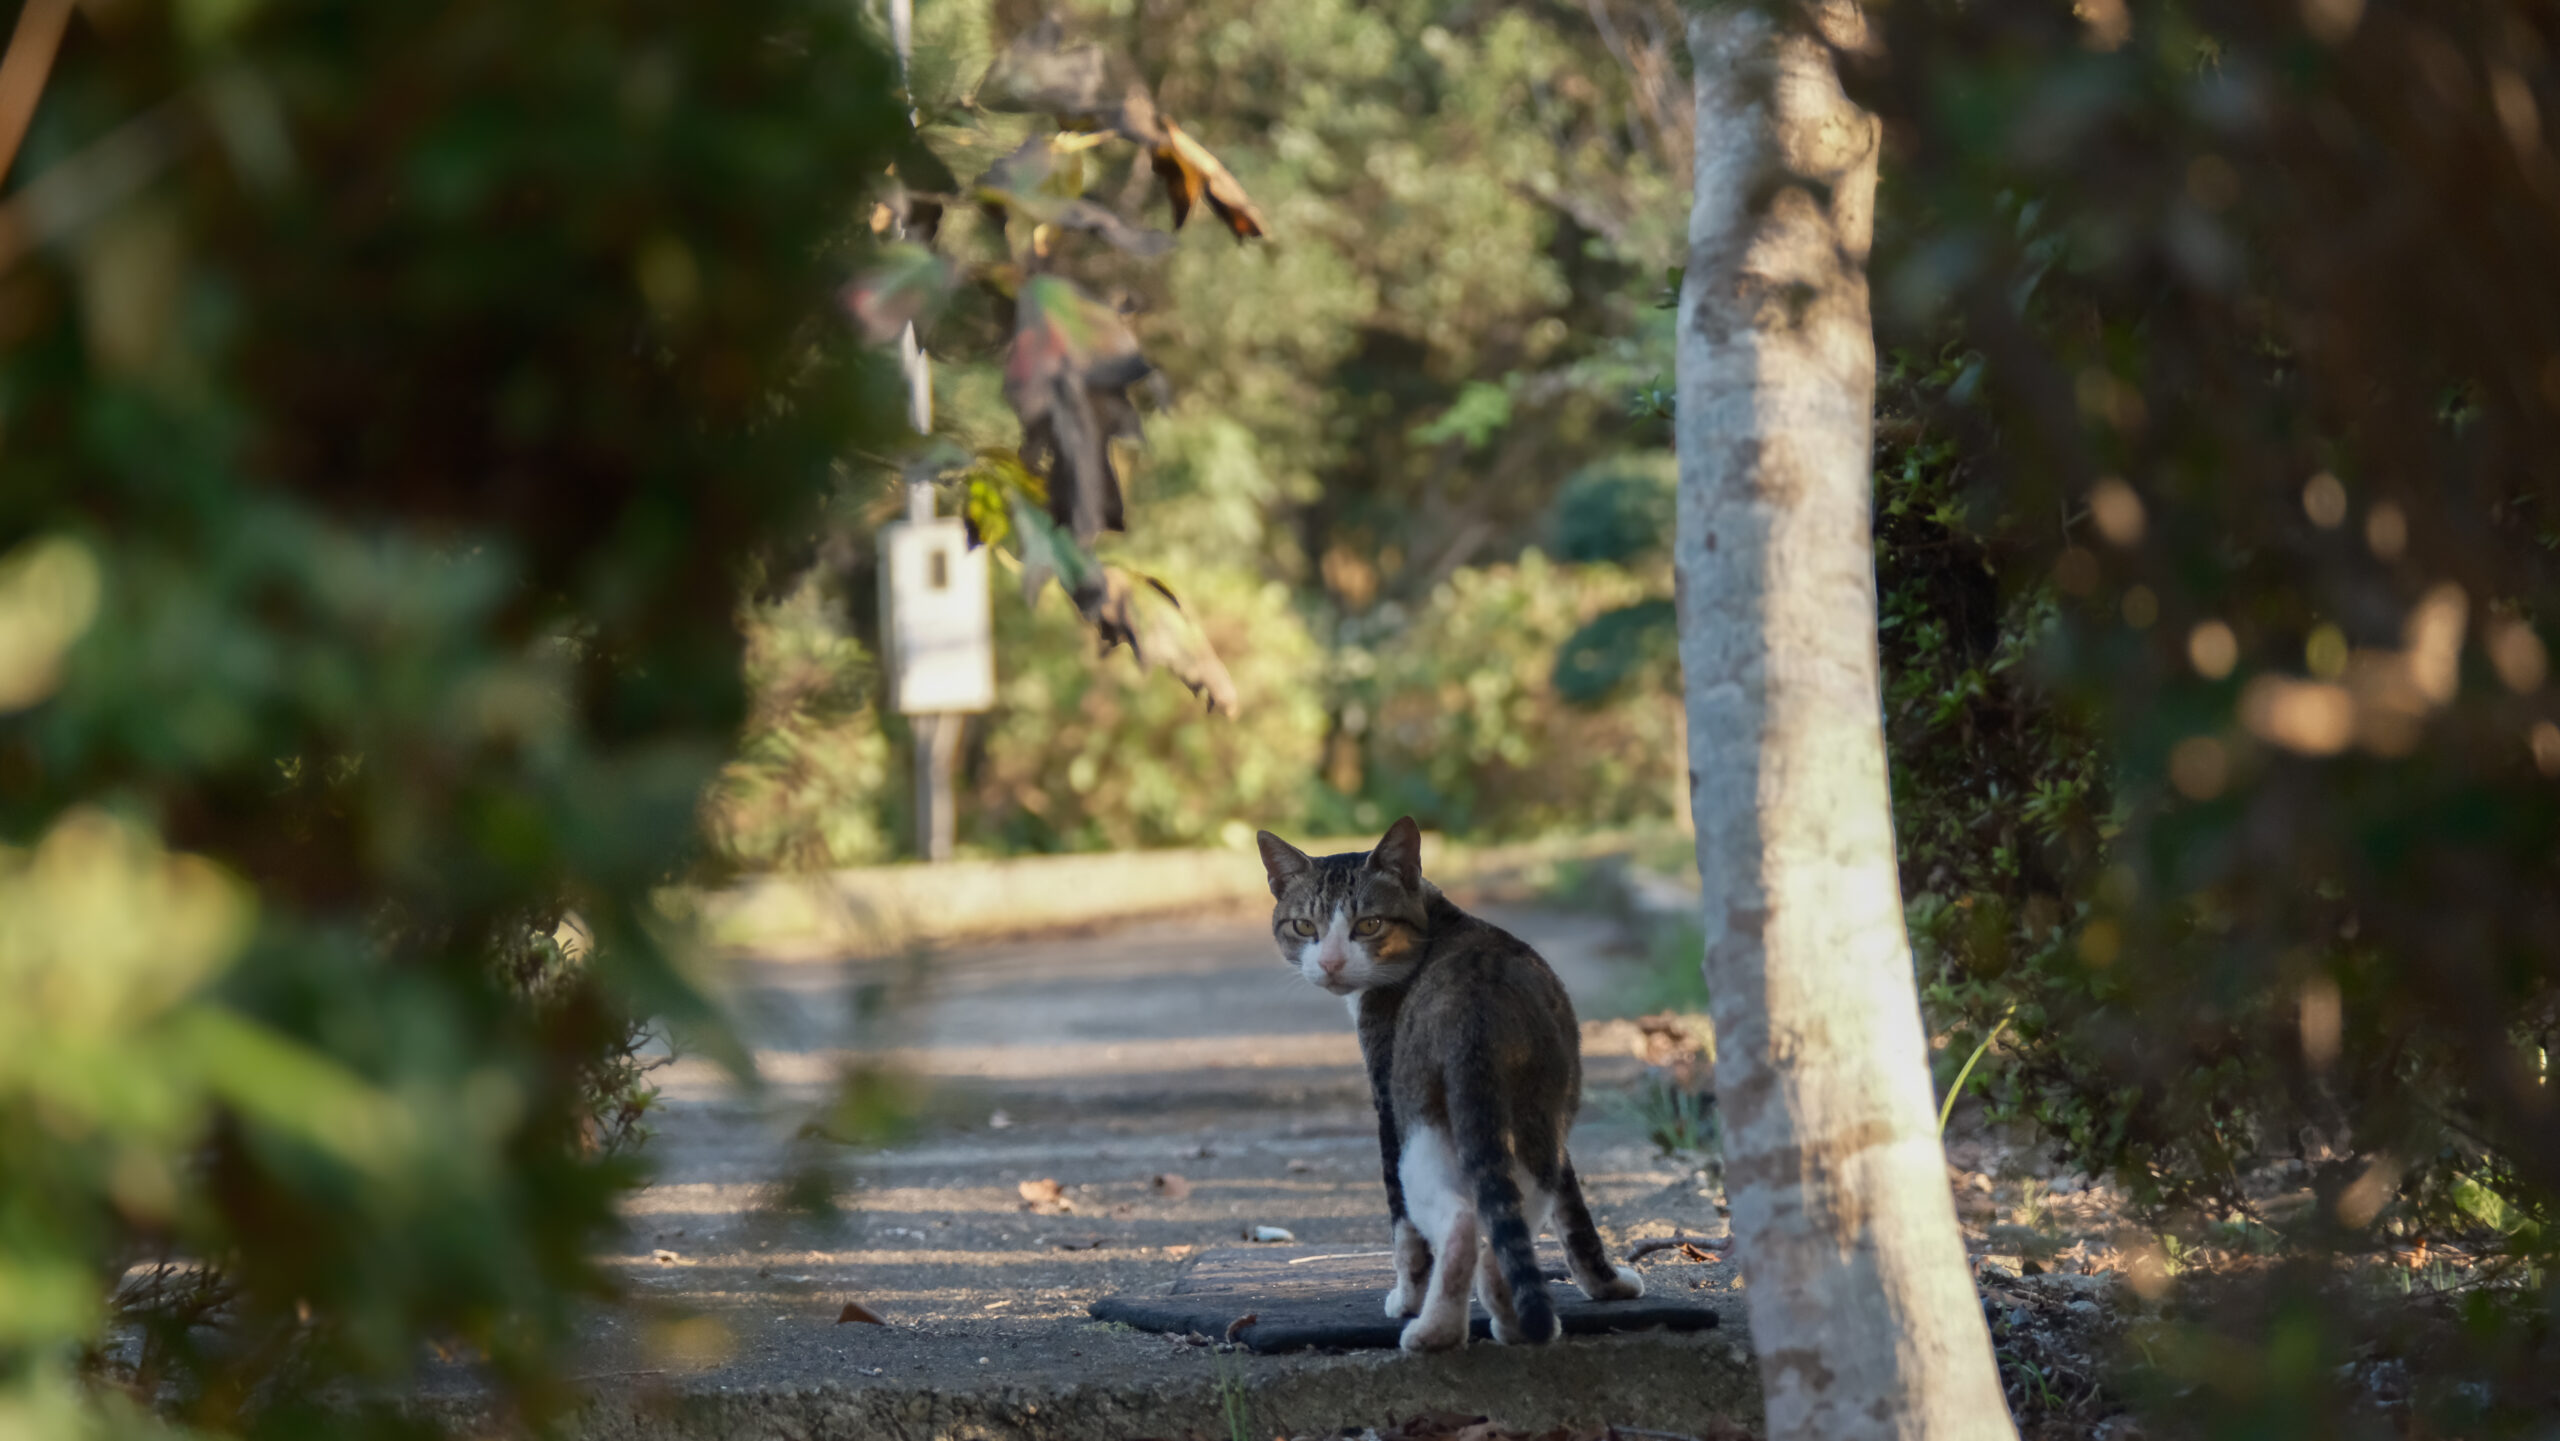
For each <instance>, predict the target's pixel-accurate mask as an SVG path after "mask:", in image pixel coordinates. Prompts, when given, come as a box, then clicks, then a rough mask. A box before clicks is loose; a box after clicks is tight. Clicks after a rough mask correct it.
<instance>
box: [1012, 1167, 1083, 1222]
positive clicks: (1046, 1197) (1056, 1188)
mask: <svg viewBox="0 0 2560 1441" xmlns="http://www.w3.org/2000/svg"><path fill="white" fill-rule="evenodd" d="M1014 1190H1016V1191H1018V1192H1020V1193H1021V1195H1022V1209H1024V1210H1026V1211H1034V1212H1037V1213H1039V1214H1040V1215H1043V1216H1056V1215H1062V1214H1065V1213H1068V1212H1071V1211H1073V1210H1075V1208H1076V1203H1075V1202H1073V1201H1070V1200H1068V1199H1067V1192H1066V1188H1065V1187H1064V1186H1061V1185H1059V1184H1058V1183H1057V1180H1056V1179H1055V1178H1053V1177H1049V1176H1043V1177H1041V1178H1040V1179H1039V1180H1037V1181H1024V1182H1023V1183H1021V1184H1020V1185H1018V1186H1015V1187H1014Z"/></svg>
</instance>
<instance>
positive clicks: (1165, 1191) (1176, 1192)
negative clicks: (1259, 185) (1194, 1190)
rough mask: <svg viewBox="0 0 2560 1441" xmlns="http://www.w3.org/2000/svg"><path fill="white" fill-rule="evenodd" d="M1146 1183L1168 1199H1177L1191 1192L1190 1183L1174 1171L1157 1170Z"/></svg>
mask: <svg viewBox="0 0 2560 1441" xmlns="http://www.w3.org/2000/svg"><path fill="white" fill-rule="evenodd" d="M1147 1185H1148V1186H1149V1187H1151V1188H1153V1190H1154V1191H1155V1193H1156V1194H1157V1195H1159V1196H1162V1197H1164V1198H1165V1199H1166V1200H1168V1201H1179V1200H1181V1199H1182V1198H1183V1197H1185V1196H1188V1195H1190V1194H1191V1183H1190V1182H1189V1181H1187V1180H1185V1179H1184V1178H1183V1177H1182V1175H1181V1174H1180V1173H1179V1172H1175V1171H1163V1172H1159V1173H1158V1174H1157V1175H1156V1177H1155V1179H1154V1180H1151V1181H1149V1182H1148V1183H1147Z"/></svg>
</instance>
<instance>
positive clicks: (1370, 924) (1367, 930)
mask: <svg viewBox="0 0 2560 1441" xmlns="http://www.w3.org/2000/svg"><path fill="white" fill-rule="evenodd" d="M1386 928H1387V923H1386V922H1385V921H1382V920H1379V919H1378V918H1377V917H1376V916H1364V917H1362V918H1361V919H1359V920H1357V921H1354V922H1352V923H1351V934H1353V935H1355V936H1357V937H1359V938H1360V939H1362V940H1364V941H1365V940H1367V939H1369V938H1370V937H1371V936H1374V935H1376V934H1377V933H1378V932H1380V931H1383V930H1385V929H1386Z"/></svg>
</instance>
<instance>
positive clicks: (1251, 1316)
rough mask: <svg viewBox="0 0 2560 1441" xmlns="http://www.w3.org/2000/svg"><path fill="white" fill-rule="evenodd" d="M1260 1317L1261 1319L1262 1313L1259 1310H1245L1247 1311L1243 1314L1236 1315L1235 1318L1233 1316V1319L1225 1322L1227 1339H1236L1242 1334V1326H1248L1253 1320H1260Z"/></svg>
mask: <svg viewBox="0 0 2560 1441" xmlns="http://www.w3.org/2000/svg"><path fill="white" fill-rule="evenodd" d="M1261 1319H1262V1313H1261V1312H1259V1311H1247V1312H1245V1313H1244V1314H1243V1315H1241V1316H1238V1317H1237V1318H1235V1319H1234V1320H1232V1321H1229V1322H1228V1323H1227V1339H1228V1340H1229V1341H1233V1340H1236V1339H1237V1338H1239V1337H1241V1336H1242V1335H1244V1328H1245V1327H1247V1326H1250V1325H1252V1324H1253V1323H1254V1322H1256V1321H1259V1320H1261Z"/></svg>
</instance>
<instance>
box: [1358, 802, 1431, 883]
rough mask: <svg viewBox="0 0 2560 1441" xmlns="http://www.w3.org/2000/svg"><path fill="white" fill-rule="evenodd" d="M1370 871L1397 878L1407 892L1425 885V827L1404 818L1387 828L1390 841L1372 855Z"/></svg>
mask: <svg viewBox="0 0 2560 1441" xmlns="http://www.w3.org/2000/svg"><path fill="white" fill-rule="evenodd" d="M1369 869H1371V870H1373V871H1383V872H1385V873H1386V874H1388V875H1390V876H1393V877H1395V881H1396V884H1397V885H1400V886H1402V887H1404V888H1405V889H1406V890H1408V891H1410V890H1418V889H1420V888H1421V886H1422V827H1420V826H1417V825H1415V824H1414V823H1413V817H1411V816H1405V817H1403V818H1401V819H1399V820H1398V821H1397V822H1396V823H1395V824H1394V825H1391V826H1389V827H1387V838H1386V839H1385V840H1382V841H1380V842H1378V848H1377V849H1376V850H1374V851H1371V852H1369Z"/></svg>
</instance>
